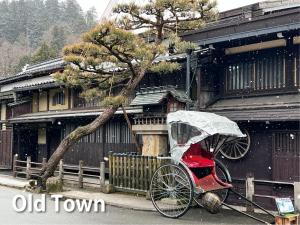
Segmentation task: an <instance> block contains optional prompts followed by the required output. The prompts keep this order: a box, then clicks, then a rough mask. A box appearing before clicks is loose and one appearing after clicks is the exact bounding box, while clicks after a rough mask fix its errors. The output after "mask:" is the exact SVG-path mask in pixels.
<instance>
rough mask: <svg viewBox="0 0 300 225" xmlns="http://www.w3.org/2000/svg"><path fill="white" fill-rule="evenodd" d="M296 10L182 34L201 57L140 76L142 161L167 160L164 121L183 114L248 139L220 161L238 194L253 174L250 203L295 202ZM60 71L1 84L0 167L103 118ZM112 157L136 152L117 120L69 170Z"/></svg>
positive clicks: (133, 112) (39, 70)
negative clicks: (218, 118)
mask: <svg viewBox="0 0 300 225" xmlns="http://www.w3.org/2000/svg"><path fill="white" fill-rule="evenodd" d="M299 10H300V1H299V0H282V1H277V0H271V1H266V2H260V3H256V4H252V5H248V6H245V7H241V8H237V9H233V10H229V11H225V12H222V13H220V18H219V20H218V21H216V22H212V23H209V24H207V26H206V27H205V28H204V29H202V30H197V31H193V32H190V33H186V34H183V35H182V38H183V39H184V40H187V41H192V42H195V43H196V44H197V45H198V46H199V49H197V50H196V51H194V52H193V53H192V54H191V55H187V54H178V55H175V56H168V57H161V58H160V59H158V60H174V61H177V62H179V63H181V64H182V69H181V70H180V71H177V72H176V73H172V74H163V75H161V74H146V76H145V78H144V79H143V81H142V82H141V84H140V85H139V87H138V89H137V93H136V96H133V101H132V102H131V105H130V106H129V107H128V108H127V112H128V114H129V116H130V119H131V120H132V121H133V129H134V131H135V132H136V133H137V134H140V135H141V136H142V138H141V139H142V141H140V144H141V145H142V144H143V151H144V154H146V155H160V154H167V152H168V151H167V149H168V142H167V135H166V126H165V118H166V114H167V113H168V112H171V111H176V110H178V109H183V108H185V107H186V105H187V104H188V105H189V106H191V108H192V109H194V110H199V111H208V112H214V113H217V114H220V115H224V116H226V117H228V118H230V119H232V120H234V121H236V122H238V124H239V126H240V127H241V128H242V130H243V131H244V132H245V133H246V134H247V138H246V139H243V140H239V141H238V142H236V143H233V144H232V145H231V146H228V148H227V149H229V150H230V151H226V150H225V149H224V151H223V154H220V155H219V157H220V158H221V160H222V161H223V162H224V163H225V164H226V165H227V166H228V168H229V171H230V173H231V174H232V177H233V180H234V182H235V184H236V185H237V186H239V184H241V187H244V181H245V178H246V175H247V173H252V174H253V175H254V177H255V180H257V183H256V184H257V186H256V191H257V193H256V194H257V195H256V198H257V199H256V200H258V201H260V202H265V203H270V202H271V201H272V199H271V198H270V197H271V196H278V195H291V196H292V190H293V189H292V186H291V184H293V182H295V181H300V134H299V120H300V96H299V90H300V70H299V65H300V60H299V47H300V45H299V44H300V34H299V31H300V17H299ZM189 56H190V57H189ZM189 60H190V61H189ZM187 65H191V68H190V71H191V73H190V74H189V76H190V77H189V79H188V80H190V82H188V83H187V82H186V81H187V73H186V71H187ZM64 66H65V64H64V62H63V61H62V60H61V59H57V60H52V61H48V62H45V63H41V64H38V65H34V66H31V67H28V68H27V69H26V70H25V71H24V72H22V73H20V74H17V75H15V76H12V77H8V78H4V79H1V80H0V87H1V89H0V101H1V104H2V105H1V121H0V122H1V126H2V130H1V131H0V132H1V133H0V134H1V140H2V141H1V142H0V153H1V154H0V166H6V167H7V166H8V167H9V166H10V162H11V158H10V157H11V154H12V153H18V154H20V156H21V157H23V158H24V157H25V156H27V155H30V156H32V157H33V160H36V161H40V160H41V158H43V157H47V158H48V157H49V156H50V155H51V153H52V152H53V150H54V149H55V148H56V146H57V145H58V143H59V141H60V140H61V138H62V137H64V136H65V135H66V134H68V133H69V132H70V131H72V130H73V129H74V128H75V127H76V126H77V125H82V124H85V123H88V122H90V121H91V120H92V119H93V118H95V116H97V115H99V113H101V110H100V111H99V102H98V101H93V102H86V101H84V100H83V99H81V98H79V97H78V91H76V90H73V89H69V88H65V87H61V86H59V85H58V84H57V83H55V82H54V80H53V78H52V77H51V76H49V75H50V74H51V73H53V72H56V71H59V70H63V68H64ZM186 90H189V91H188V92H186ZM187 93H190V94H189V96H188V95H187ZM12 130H13V132H12ZM12 133H13V141H12V139H11V138H10V137H12ZM4 146H5V147H4ZM7 146H8V147H7ZM12 146H13V148H12ZM110 150H113V151H119V152H122V151H136V148H135V146H134V144H133V143H132V140H131V136H130V132H129V129H128V126H127V124H126V121H125V119H124V115H123V114H122V111H118V112H117V113H116V115H115V117H114V118H113V119H112V120H111V121H110V122H109V123H108V124H106V125H105V126H104V127H103V128H100V129H99V130H98V131H97V132H95V133H93V134H91V135H89V136H87V137H85V138H83V139H82V140H81V141H80V142H79V143H78V144H77V145H76V146H75V147H74V148H73V149H72V150H71V151H69V152H68V154H67V155H66V157H65V160H66V162H67V163H76V164H77V163H78V160H79V159H82V160H85V161H86V162H87V163H88V164H89V165H98V163H99V161H100V160H102V159H103V157H105V156H106V155H107V153H108V151H110Z"/></svg>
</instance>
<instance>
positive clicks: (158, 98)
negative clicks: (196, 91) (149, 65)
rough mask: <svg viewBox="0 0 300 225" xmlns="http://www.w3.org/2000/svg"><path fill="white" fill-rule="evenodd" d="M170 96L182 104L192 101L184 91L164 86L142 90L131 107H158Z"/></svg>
mask: <svg viewBox="0 0 300 225" xmlns="http://www.w3.org/2000/svg"><path fill="white" fill-rule="evenodd" d="M168 95H172V96H173V97H174V98H175V99H176V100H178V101H180V102H189V101H191V100H190V99H189V98H188V96H187V95H186V94H185V92H184V91H181V90H176V89H175V87H173V86H164V87H151V88H144V89H141V91H140V92H137V94H136V97H135V98H134V99H133V101H132V102H131V103H130V105H131V106H135V105H157V104H160V103H161V102H162V101H163V100H164V99H165V98H167V96H168Z"/></svg>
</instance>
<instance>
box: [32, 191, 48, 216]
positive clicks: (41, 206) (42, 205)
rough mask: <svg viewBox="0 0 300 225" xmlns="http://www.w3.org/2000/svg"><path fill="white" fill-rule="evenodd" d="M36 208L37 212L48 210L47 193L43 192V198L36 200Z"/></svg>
mask: <svg viewBox="0 0 300 225" xmlns="http://www.w3.org/2000/svg"><path fill="white" fill-rule="evenodd" d="M33 208H34V210H35V211H36V212H46V195H45V194H42V198H41V199H37V200H35V201H34V206H33Z"/></svg>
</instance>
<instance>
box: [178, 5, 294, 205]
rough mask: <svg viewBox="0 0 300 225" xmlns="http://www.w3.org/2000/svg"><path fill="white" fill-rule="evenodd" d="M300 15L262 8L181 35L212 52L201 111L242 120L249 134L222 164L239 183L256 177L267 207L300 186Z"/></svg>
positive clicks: (203, 70) (204, 72)
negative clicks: (299, 183)
mask: <svg viewBox="0 0 300 225" xmlns="http://www.w3.org/2000/svg"><path fill="white" fill-rule="evenodd" d="M299 11H300V1H298V0H285V1H265V2H260V3H256V4H252V5H249V6H245V7H241V8H237V9H233V10H230V11H226V12H223V13H221V14H220V19H219V20H218V21H217V22H214V23H212V24H209V25H208V26H207V27H205V28H204V29H202V30H199V31H194V32H191V33H187V34H185V35H183V38H184V39H185V40H188V41H193V42H195V43H197V44H198V45H199V47H201V48H207V47H208V48H210V49H212V54H211V56H210V60H208V61H207V63H205V62H204V63H200V66H198V68H197V70H198V71H197V82H198V88H197V92H198V94H197V95H198V101H197V110H200V111H208V112H214V113H217V114H219V115H224V116H226V117H228V118H230V119H232V120H234V121H237V122H238V124H239V126H240V127H241V128H242V130H243V131H244V132H245V133H246V134H247V135H248V138H247V140H243V142H244V143H238V142H237V143H236V144H234V145H232V146H230V147H229V148H228V150H227V151H226V150H224V152H223V154H222V155H219V157H220V158H221V159H222V161H223V162H224V163H225V164H226V165H227V167H228V168H229V171H230V173H231V174H232V176H233V178H234V181H235V182H236V183H241V184H242V186H244V180H245V177H246V175H247V173H251V174H253V175H254V178H255V179H256V180H258V181H260V182H257V183H256V184H257V190H256V191H257V196H256V198H257V200H258V201H265V202H266V203H267V202H272V198H271V196H278V195H283V196H284V195H290V196H292V197H293V195H292V194H291V192H289V191H291V190H292V189H293V188H292V185H290V184H293V182H295V181H300V131H299V121H300V95H299V90H300V89H299V88H300V70H299V69H300V68H299V62H300V60H299V48H300V45H299V44H300V33H299V31H300V17H299ZM198 58H199V56H198ZM245 143H246V144H245ZM247 144H248V145H247Z"/></svg>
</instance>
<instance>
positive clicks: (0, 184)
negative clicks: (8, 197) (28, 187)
mask: <svg viewBox="0 0 300 225" xmlns="http://www.w3.org/2000/svg"><path fill="white" fill-rule="evenodd" d="M0 186H2V187H8V188H14V189H18V190H25V186H24V187H21V186H16V185H10V184H3V183H0Z"/></svg>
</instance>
